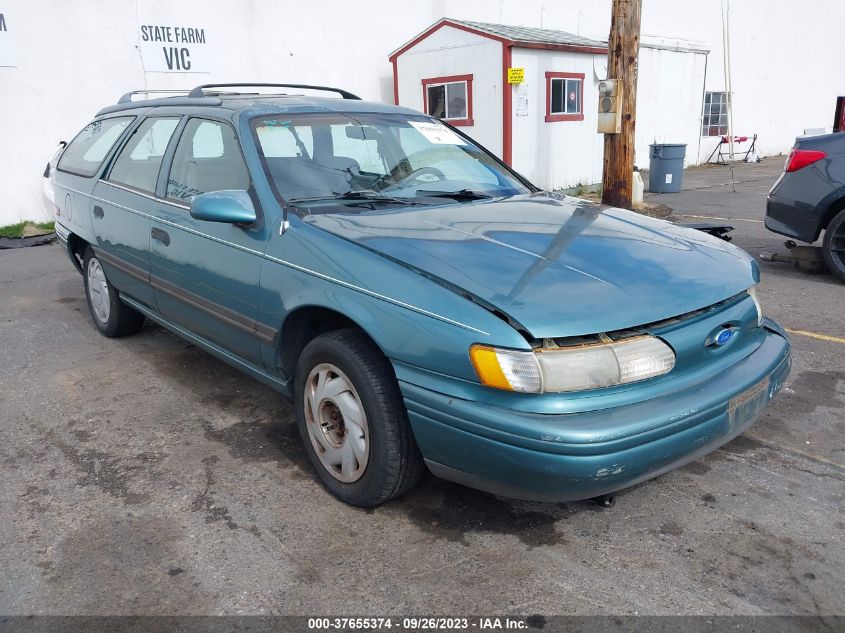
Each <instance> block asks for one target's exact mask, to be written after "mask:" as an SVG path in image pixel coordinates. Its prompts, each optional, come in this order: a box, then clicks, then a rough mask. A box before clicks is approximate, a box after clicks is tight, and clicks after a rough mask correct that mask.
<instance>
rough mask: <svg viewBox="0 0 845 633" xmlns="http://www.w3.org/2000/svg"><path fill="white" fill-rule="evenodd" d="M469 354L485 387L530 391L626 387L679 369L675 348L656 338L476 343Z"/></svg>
mask: <svg viewBox="0 0 845 633" xmlns="http://www.w3.org/2000/svg"><path fill="white" fill-rule="evenodd" d="M469 355H470V358H471V359H472V364H473V366H474V367H475V371H476V373H477V374H478V377H479V378H480V379H481V382H482V384H485V385H487V386H488V387H496V388H497V389H506V390H508V391H524V392H529V393H543V392H561V391H584V390H586V389H597V388H599V387H611V386H613V385H624V384H627V383H631V382H637V381H639V380H645V379H646V378H653V377H654V376H660V375H662V374H665V373H668V372H669V371H671V370H672V368H673V367H674V366H675V353H674V352H673V351H672V348H671V347H669V346H668V345H667V344H666V343H664V342H663V341H661V340H660V339H658V338H656V337H654V336H637V337H634V338H630V339H624V340H621V341H616V342H610V343H591V344H588V345H578V346H573V347H560V348H552V349H548V348H541V349H537V350H534V351H531V352H521V351H515V350H504V349H497V348H494V347H487V346H485V345H473V346H472V347H471V348H470V351H469Z"/></svg>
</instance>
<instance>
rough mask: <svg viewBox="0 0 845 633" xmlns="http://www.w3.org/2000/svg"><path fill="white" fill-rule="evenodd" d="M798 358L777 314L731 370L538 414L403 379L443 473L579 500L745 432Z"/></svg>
mask: <svg viewBox="0 0 845 633" xmlns="http://www.w3.org/2000/svg"><path fill="white" fill-rule="evenodd" d="M790 367H791V357H790V349H789V341H788V340H787V338H786V336H785V335H784V334H783V331H782V329H781V328H780V327H779V326H778V325H777V324H776V323H774V322H772V321H768V320H767V328H766V337H765V340H764V342H763V344H762V345H760V347H759V348H757V349H756V351H755V352H754V353H752V354H751V355H749V356H748V357H746V358H745V359H744V360H742V361H740V362H738V363H736V364H735V365H733V366H732V367H731V368H730V369H728V370H727V371H723V372H720V373H719V374H718V375H716V376H714V377H711V378H710V379H708V380H706V381H704V382H702V383H698V384H695V385H693V386H690V387H687V388H685V389H683V390H680V391H677V392H675V393H672V394H669V395H664V396H661V397H658V398H653V399H650V400H645V401H641V402H636V403H633V404H627V405H624V406H620V407H616V408H611V409H602V410H598V411H586V412H582V413H569V414H563V415H552V414H532V413H524V412H517V411H513V410H510V409H504V408H501V407H495V406H491V405H487V404H484V403H482V402H475V401H470V400H462V399H458V398H455V397H453V396H447V395H444V394H441V393H438V392H436V391H432V390H429V389H426V388H424V387H420V386H418V385H415V384H411V383H409V382H406V381H401V380H400V387H401V390H402V394H403V396H404V399H405V404H406V407H407V409H408V415H409V418H410V421H411V425H412V427H413V430H414V435H415V437H416V441H417V444H418V445H419V447H420V450H421V451H422V453H423V456H424V457H425V460H426V463H427V464H428V466H429V468H430V469H431V470H432V472H433V473H434V474H435V475H438V476H440V477H443V478H444V479H450V480H453V481H457V482H459V483H462V484H464V485H467V486H470V487H473V488H477V489H479V490H485V491H488V492H493V493H496V494H500V495H503V496H507V497H514V498H518V499H531V500H540V501H569V500H575V499H587V498H591V497H596V496H599V495H602V494H607V493H609V492H613V491H616V490H620V489H622V488H627V487H629V486H632V485H634V484H637V483H639V482H642V481H645V480H648V479H651V478H653V477H657V476H658V475H661V474H663V473H665V472H668V471H670V470H674V469H675V468H678V467H680V466H683V465H684V464H686V463H688V462H690V461H692V460H694V459H696V458H698V457H700V456H702V455H704V454H706V453H709V452H711V451H713V450H715V449H716V448H718V447H719V446H721V445H723V444H725V443H726V442H728V441H730V440H731V439H733V438H734V437H736V436H737V435H740V434H741V433H742V432H743V431H745V430H746V429H747V428H748V427H749V426H751V424H752V423H753V422H754V421H755V420H756V419H757V418H758V417H759V415H760V413H761V412H762V411H763V409H764V408H765V406H766V405H767V404H768V402H769V401H770V400H771V399H772V398H773V397H774V395H775V394H776V393H777V392H778V391H779V390H780V388H781V387H782V386H783V383H784V382H785V380H786V378H787V376H788V375H789V370H790ZM526 418H531V419H532V420H531V421H533V422H536V425H537V426H538V427H542V428H546V429H548V431H547V432H545V433H544V435H543V437H542V438H541V439H537V437H527V436H525V435H523V434H517V433H507V432H503V430H502V429H503V428H508V427H511V428H513V429H520V428H525V422H526ZM642 420H650V421H654V423H653V424H649V425H647V426H648V428H649V430H648V431H645V432H636V433H631V434H625V428H626V427H631V426H632V425H631V424H630V423H631V422H632V421H642ZM509 421H512V422H513V424H509ZM634 426H636V425H634ZM555 429H557V432H555ZM614 429H618V430H619V431H618V432H617V433H614ZM561 438H566V440H565V441H561Z"/></svg>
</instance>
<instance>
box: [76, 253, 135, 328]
mask: <svg viewBox="0 0 845 633" xmlns="http://www.w3.org/2000/svg"><path fill="white" fill-rule="evenodd" d="M82 270H83V272H84V275H83V277H84V278H85V300H86V301H87V303H88V309H89V310H90V311H91V318H93V319H94V325H96V326H97V329H98V330H100V332H101V333H102V334H103V335H104V336H108V337H109V338H115V337H118V336H128V335H129V334H135V333H136V332H137V331H138V330H140V329H141V326H142V325H144V315H143V314H141V313H140V312H138V311H136V310H133V309H132V308H130V307H129V306H128V305H126V304H125V303H123V302H122V301H121V300H120V295H119V293H118V291H117V288H115V287H114V286H112V285H111V284H110V283H109V280H108V279H107V278H106V272H105V271H104V270H103V265H102V264H101V263H100V260H99V258H98V257H97V256H96V255H95V254H94V251H93V250H92V249H91V248H90V247H89V248H87V249H85V256H84V257H83V260H82Z"/></svg>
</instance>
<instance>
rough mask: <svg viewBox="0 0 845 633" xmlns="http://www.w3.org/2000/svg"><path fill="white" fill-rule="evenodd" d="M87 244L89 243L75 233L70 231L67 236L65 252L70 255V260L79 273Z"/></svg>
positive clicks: (80, 272)
mask: <svg viewBox="0 0 845 633" xmlns="http://www.w3.org/2000/svg"><path fill="white" fill-rule="evenodd" d="M89 246H90V244H88V242H86V241H85V240H83V239H82V238H81V237H79V236H78V235H77V234H76V233H70V234H69V235H68V236H67V252H68V255H70V261H72V262H73V265H74V266H75V267H76V270H77V271H79V274H80V275H81V274H82V260H83V259H84V258H85V249H86V248H88V247H89Z"/></svg>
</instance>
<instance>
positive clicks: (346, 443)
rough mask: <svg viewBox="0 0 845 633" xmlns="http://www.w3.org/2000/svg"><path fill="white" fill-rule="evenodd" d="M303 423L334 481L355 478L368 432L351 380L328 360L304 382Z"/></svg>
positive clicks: (367, 447)
mask: <svg viewBox="0 0 845 633" xmlns="http://www.w3.org/2000/svg"><path fill="white" fill-rule="evenodd" d="M305 425H306V427H307V428H308V436H309V438H310V439H311V444H312V445H313V446H314V451H315V452H316V453H317V457H319V458H320V463H321V464H322V465H323V467H324V468H325V469H326V470H327V471H328V472H329V473H330V474H331V475H332V477H334V478H335V479H337V480H338V481H342V482H344V483H351V482H353V481H357V480H358V479H360V478H361V476H362V475H363V474H364V470H365V469H366V468H367V460H368V459H369V455H370V431H369V427H368V426H367V414H366V413H365V412H364V405H363V404H362V403H361V398H360V397H358V392H357V391H355V386H354V385H353V384H352V381H351V380H349V378H347V376H346V374H344V373H343V372H342V371H341V370H340V369H338V368H337V367H335V366H334V365H332V364H331V363H322V364H320V365H317V366H316V367H314V369H312V370H311V373H310V374H308V380H306V381H305Z"/></svg>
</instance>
